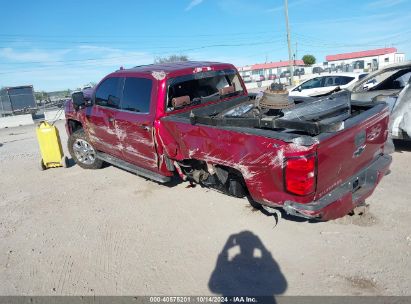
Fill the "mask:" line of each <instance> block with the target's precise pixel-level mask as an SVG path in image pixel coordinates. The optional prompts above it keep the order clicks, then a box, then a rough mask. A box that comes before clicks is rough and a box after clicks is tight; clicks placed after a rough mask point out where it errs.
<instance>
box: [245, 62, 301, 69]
mask: <svg viewBox="0 0 411 304" xmlns="http://www.w3.org/2000/svg"><path fill="white" fill-rule="evenodd" d="M291 63H292V65H304V61H302V60H292V61H291ZM289 65H290V61H288V60H287V61H279V62H268V63H257V64H253V65H252V66H251V70H261V69H275V68H283V67H288V66H289Z"/></svg>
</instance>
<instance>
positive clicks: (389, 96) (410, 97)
mask: <svg viewBox="0 0 411 304" xmlns="http://www.w3.org/2000/svg"><path fill="white" fill-rule="evenodd" d="M349 91H351V98H352V99H353V100H355V101H358V102H381V101H384V102H386V103H387V104H388V106H389V109H390V113H391V119H390V124H389V132H390V135H391V137H392V138H393V139H404V140H410V139H411V62H410V61H408V62H404V63H399V64H393V65H389V66H386V67H384V68H382V69H381V70H378V71H376V72H374V73H372V74H370V75H368V76H367V77H365V78H364V79H362V80H361V81H359V82H357V83H356V84H354V85H353V86H352V87H351V88H349Z"/></svg>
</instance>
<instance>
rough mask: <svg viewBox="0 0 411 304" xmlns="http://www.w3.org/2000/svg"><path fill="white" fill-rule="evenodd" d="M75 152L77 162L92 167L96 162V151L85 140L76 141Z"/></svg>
mask: <svg viewBox="0 0 411 304" xmlns="http://www.w3.org/2000/svg"><path fill="white" fill-rule="evenodd" d="M73 151H74V154H75V156H76V158H77V160H78V161H79V162H80V163H83V164H85V165H92V164H93V163H94V161H95V160H96V151H95V150H94V148H93V147H92V146H91V145H90V144H89V143H88V142H86V141H85V140H84V139H80V138H78V139H76V141H75V142H74V144H73Z"/></svg>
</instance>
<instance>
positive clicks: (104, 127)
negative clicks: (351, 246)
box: [65, 61, 391, 221]
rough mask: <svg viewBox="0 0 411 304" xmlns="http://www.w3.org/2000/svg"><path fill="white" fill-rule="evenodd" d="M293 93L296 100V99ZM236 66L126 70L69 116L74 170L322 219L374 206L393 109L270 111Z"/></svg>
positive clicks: (76, 102) (70, 107)
mask: <svg viewBox="0 0 411 304" xmlns="http://www.w3.org/2000/svg"><path fill="white" fill-rule="evenodd" d="M285 92H287V91H285ZM253 96H255V95H250V96H249V95H248V93H247V90H246V88H245V85H244V83H243V81H242V79H241V77H240V75H239V73H238V71H237V70H236V68H235V67H234V66H233V65H232V64H227V63H216V62H191V61H189V62H179V63H165V64H153V65H146V66H137V67H134V68H131V69H120V70H118V71H115V72H113V73H111V74H109V75H107V76H106V77H105V78H104V79H103V80H102V81H101V82H100V83H99V84H98V85H97V86H96V87H95V89H94V92H93V94H92V96H91V98H90V99H87V98H84V95H83V93H82V92H77V93H75V94H73V96H72V101H71V102H69V103H67V104H66V106H65V113H66V130H67V132H68V134H69V139H68V148H69V151H70V153H71V155H72V157H73V159H74V160H75V162H76V163H77V164H78V165H79V166H80V167H82V168H85V169H97V168H100V167H101V166H102V165H103V162H107V163H110V164H112V165H114V166H117V167H119V168H122V169H125V170H128V171H130V172H133V173H135V174H138V175H141V176H143V177H146V178H148V179H151V180H154V181H157V182H159V183H167V182H169V181H170V180H171V178H172V177H174V176H175V175H176V176H179V178H181V179H182V180H187V181H190V182H191V183H198V184H201V185H202V186H206V187H211V188H214V189H217V190H218V191H221V192H224V193H227V194H229V195H232V196H235V197H245V196H247V197H248V198H249V199H250V201H251V202H252V204H253V205H254V206H255V205H258V206H263V208H265V209H270V208H283V209H284V210H285V211H286V212H287V213H289V214H292V215H296V216H300V217H304V218H309V219H316V220H323V221H325V220H330V219H335V218H338V217H342V216H344V215H346V214H347V213H349V212H350V211H351V210H353V209H354V208H355V207H357V206H359V205H362V204H364V201H365V199H366V198H367V197H369V196H370V195H371V194H372V193H373V191H374V189H375V187H376V186H377V184H378V183H379V181H380V180H381V179H382V177H383V176H384V175H385V174H386V173H387V172H388V170H389V166H390V163H391V156H390V155H387V154H386V153H385V152H384V143H385V141H386V139H387V125H388V115H389V113H388V107H387V105H386V103H383V102H382V103H374V104H371V105H370V104H356V103H355V102H351V101H350V100H349V99H347V98H340V99H339V100H335V102H333V103H332V104H330V103H328V102H326V103H325V102H323V101H318V102H315V103H310V104H307V105H305V104H302V105H297V106H295V107H293V108H283V109H277V110H275V109H267V108H263V107H260V105H259V102H258V101H257V100H254V99H253Z"/></svg>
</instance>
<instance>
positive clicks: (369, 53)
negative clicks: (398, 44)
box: [325, 47, 397, 61]
mask: <svg viewBox="0 0 411 304" xmlns="http://www.w3.org/2000/svg"><path fill="white" fill-rule="evenodd" d="M396 52H397V49H396V48H394V47H390V48H382V49H375V50H368V51H360V52H352V53H343V54H336V55H327V56H326V57H325V60H326V61H337V60H348V59H357V58H364V57H372V56H382V55H387V54H392V53H396Z"/></svg>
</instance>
